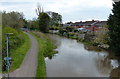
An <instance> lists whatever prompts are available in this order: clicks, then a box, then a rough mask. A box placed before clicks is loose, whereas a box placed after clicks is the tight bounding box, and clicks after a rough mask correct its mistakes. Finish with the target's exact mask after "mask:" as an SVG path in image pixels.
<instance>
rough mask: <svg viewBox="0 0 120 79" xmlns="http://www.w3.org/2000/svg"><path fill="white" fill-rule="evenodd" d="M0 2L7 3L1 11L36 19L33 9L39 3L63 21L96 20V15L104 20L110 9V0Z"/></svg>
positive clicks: (16, 0) (19, 0)
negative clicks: (22, 13)
mask: <svg viewBox="0 0 120 79" xmlns="http://www.w3.org/2000/svg"><path fill="white" fill-rule="evenodd" d="M0 2H1V3H3V2H7V5H2V10H6V11H21V12H24V14H25V16H26V17H27V18H34V17H36V13H35V8H36V7H37V3H38V2H39V3H40V4H41V5H42V6H43V8H44V10H45V11H54V12H58V13H60V14H62V16H63V20H64V21H68V20H80V18H79V17H83V19H91V17H93V18H97V17H98V15H100V16H101V18H102V17H103V19H104V18H107V16H108V15H109V13H110V12H111V9H112V0H9V1H8V0H1V1H0ZM16 2H17V4H16ZM9 3H15V4H9ZM0 7H1V5H0ZM0 9H1V8H0ZM106 11H107V12H106ZM84 12H85V13H84ZM97 12H99V13H97ZM87 14H88V15H89V14H90V15H89V16H88V15H87ZM102 15H103V16H102ZM98 19H99V18H98Z"/></svg>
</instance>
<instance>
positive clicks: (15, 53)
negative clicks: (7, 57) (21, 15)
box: [10, 33, 30, 71]
mask: <svg viewBox="0 0 120 79" xmlns="http://www.w3.org/2000/svg"><path fill="white" fill-rule="evenodd" d="M23 37H24V40H25V41H24V43H23V44H22V45H21V46H20V47H17V48H16V50H11V57H12V64H11V68H10V71H14V70H15V69H17V68H19V67H20V65H21V63H22V61H23V59H24V57H25V55H26V53H27V52H28V50H29V48H30V38H29V36H28V35H26V34H25V33H23Z"/></svg>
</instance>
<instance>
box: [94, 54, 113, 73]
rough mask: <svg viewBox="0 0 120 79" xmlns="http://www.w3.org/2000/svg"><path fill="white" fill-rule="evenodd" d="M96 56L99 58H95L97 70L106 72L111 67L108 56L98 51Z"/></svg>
mask: <svg viewBox="0 0 120 79" xmlns="http://www.w3.org/2000/svg"><path fill="white" fill-rule="evenodd" d="M98 56H99V58H97V59H96V65H97V67H98V71H99V72H100V73H102V74H104V75H105V74H108V73H109V72H110V71H111V69H112V67H111V63H110V59H109V58H108V56H107V57H106V56H105V55H104V56H101V55H100V53H98Z"/></svg>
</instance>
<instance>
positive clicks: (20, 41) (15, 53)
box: [2, 27, 30, 72]
mask: <svg viewBox="0 0 120 79" xmlns="http://www.w3.org/2000/svg"><path fill="white" fill-rule="evenodd" d="M6 33H13V35H9V57H12V60H11V68H10V71H14V70H15V69H17V68H19V67H20V65H21V63H22V61H23V59H24V57H25V55H26V53H27V51H28V50H29V47H30V38H29V37H28V35H26V34H25V33H23V32H22V31H19V30H16V29H14V28H11V27H3V28H2V61H3V58H4V57H6V42H5V41H6V35H5V34H6ZM4 64H5V62H3V64H2V66H3V72H6V69H5V65H4Z"/></svg>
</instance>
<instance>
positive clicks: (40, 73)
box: [31, 32, 56, 77]
mask: <svg viewBox="0 0 120 79" xmlns="http://www.w3.org/2000/svg"><path fill="white" fill-rule="evenodd" d="M31 34H32V35H33V36H34V37H35V38H36V39H37V41H38V45H39V53H38V66H37V71H36V77H46V65H45V59H44V57H51V56H53V54H55V53H56V52H54V51H53V49H54V47H55V46H54V45H53V44H52V42H51V40H49V39H48V38H47V37H46V36H45V34H43V33H40V32H32V33H31Z"/></svg>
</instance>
